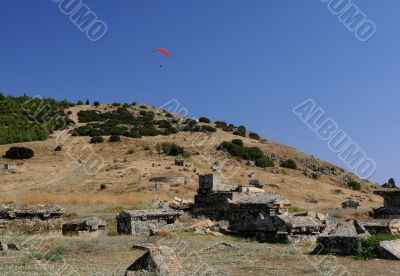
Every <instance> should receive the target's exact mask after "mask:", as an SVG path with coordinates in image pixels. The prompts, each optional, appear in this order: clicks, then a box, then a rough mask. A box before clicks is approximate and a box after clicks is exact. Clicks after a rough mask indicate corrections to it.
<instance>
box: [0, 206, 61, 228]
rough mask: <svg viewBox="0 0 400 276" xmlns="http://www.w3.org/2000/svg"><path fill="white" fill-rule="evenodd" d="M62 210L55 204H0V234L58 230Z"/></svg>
mask: <svg viewBox="0 0 400 276" xmlns="http://www.w3.org/2000/svg"><path fill="white" fill-rule="evenodd" d="M64 212H65V211H64V209H62V208H61V207H60V206H57V205H36V206H33V205H0V234H6V233H14V234H21V235H29V234H51V233H55V232H60V231H61V227H62V219H61V218H62V216H63V215H64Z"/></svg>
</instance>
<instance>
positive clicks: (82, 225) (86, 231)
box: [62, 217, 107, 237]
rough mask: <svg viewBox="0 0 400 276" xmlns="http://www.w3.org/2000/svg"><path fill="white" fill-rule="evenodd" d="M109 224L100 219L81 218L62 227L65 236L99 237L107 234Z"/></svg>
mask: <svg viewBox="0 0 400 276" xmlns="http://www.w3.org/2000/svg"><path fill="white" fill-rule="evenodd" d="M106 231H107V223H106V222H105V221H104V220H102V219H99V218H96V217H92V218H81V219H75V220H71V221H68V222H66V223H64V224H63V226H62V234H63V235H64V236H90V237H98V236H101V235H104V234H106Z"/></svg>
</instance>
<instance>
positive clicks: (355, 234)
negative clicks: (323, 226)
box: [314, 221, 369, 256]
mask: <svg viewBox="0 0 400 276" xmlns="http://www.w3.org/2000/svg"><path fill="white" fill-rule="evenodd" d="M368 236H369V233H368V231H367V230H366V229H365V228H364V226H363V225H362V224H360V223H358V222H357V221H349V222H346V223H343V224H339V225H338V226H337V228H336V229H334V230H333V231H332V232H331V234H330V235H321V236H319V237H318V239H317V246H316V248H315V250H314V253H315V254H336V255H345V256H349V255H355V254H356V253H357V251H358V249H359V248H360V245H361V241H362V239H365V238H366V237H368Z"/></svg>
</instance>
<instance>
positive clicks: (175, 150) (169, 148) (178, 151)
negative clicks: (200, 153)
mask: <svg viewBox="0 0 400 276" xmlns="http://www.w3.org/2000/svg"><path fill="white" fill-rule="evenodd" d="M156 147H157V149H158V148H159V147H160V146H156ZM161 149H162V151H163V152H164V153H165V154H166V155H169V156H178V155H183V154H185V149H184V148H183V147H181V146H178V145H177V144H175V143H162V144H161Z"/></svg>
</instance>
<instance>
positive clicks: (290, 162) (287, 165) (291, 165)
mask: <svg viewBox="0 0 400 276" xmlns="http://www.w3.org/2000/svg"><path fill="white" fill-rule="evenodd" d="M281 167H282V168H288V169H292V170H295V169H297V164H296V162H295V161H294V160H293V159H287V160H284V161H282V162H281Z"/></svg>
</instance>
